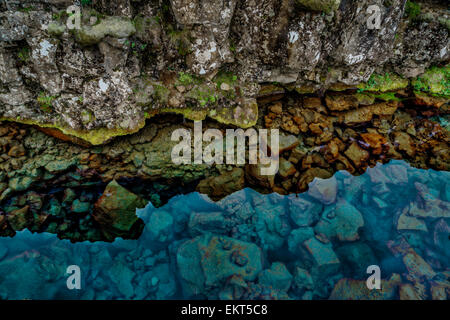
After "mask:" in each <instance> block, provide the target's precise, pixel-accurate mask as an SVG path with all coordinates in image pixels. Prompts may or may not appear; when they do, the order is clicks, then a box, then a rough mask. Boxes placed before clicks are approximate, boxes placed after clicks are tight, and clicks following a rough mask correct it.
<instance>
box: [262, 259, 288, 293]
mask: <svg viewBox="0 0 450 320" xmlns="http://www.w3.org/2000/svg"><path fill="white" fill-rule="evenodd" d="M292 278H293V277H292V275H291V274H290V273H289V271H288V270H287V268H286V266H285V265H284V264H283V263H281V262H274V263H272V265H271V266H270V269H266V270H264V271H261V273H260V274H259V275H258V283H259V284H260V285H261V286H263V287H268V288H270V289H272V290H277V291H285V292H286V291H288V290H289V288H290V287H291V283H292Z"/></svg>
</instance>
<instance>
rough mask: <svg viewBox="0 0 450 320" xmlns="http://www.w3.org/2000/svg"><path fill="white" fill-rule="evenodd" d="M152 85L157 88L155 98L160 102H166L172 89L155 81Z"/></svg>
mask: <svg viewBox="0 0 450 320" xmlns="http://www.w3.org/2000/svg"><path fill="white" fill-rule="evenodd" d="M152 85H153V88H154V90H155V91H154V97H155V99H156V100H157V101H158V102H160V103H163V104H166V103H167V102H168V101H169V96H170V90H169V89H167V88H166V87H164V86H163V85H160V84H156V83H153V84H152Z"/></svg>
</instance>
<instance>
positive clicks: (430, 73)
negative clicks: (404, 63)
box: [411, 64, 450, 97]
mask: <svg viewBox="0 0 450 320" xmlns="http://www.w3.org/2000/svg"><path fill="white" fill-rule="evenodd" d="M411 84H412V86H413V89H414V91H416V92H425V93H428V94H431V95H435V96H442V97H450V64H448V65H446V66H445V67H441V68H439V67H432V68H430V69H428V70H427V71H426V72H425V73H424V74H423V75H421V76H418V77H417V78H416V79H414V80H413V81H412V83H411Z"/></svg>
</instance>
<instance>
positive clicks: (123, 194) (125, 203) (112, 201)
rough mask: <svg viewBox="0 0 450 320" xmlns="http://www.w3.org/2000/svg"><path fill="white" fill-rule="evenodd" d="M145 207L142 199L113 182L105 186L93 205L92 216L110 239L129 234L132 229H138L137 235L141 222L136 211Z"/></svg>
mask: <svg viewBox="0 0 450 320" xmlns="http://www.w3.org/2000/svg"><path fill="white" fill-rule="evenodd" d="M145 205H146V201H145V200H144V199H142V198H140V197H139V196H137V195H135V194H134V193H132V192H130V191H128V190H127V189H125V188H124V187H122V186H121V185H119V184H118V183H117V182H116V181H115V180H114V181H111V182H110V183H109V184H108V185H107V186H106V188H105V191H104V192H103V195H102V196H101V197H100V198H99V199H98V200H97V202H96V203H95V206H94V214H93V216H94V219H95V220H96V221H97V222H98V223H99V224H100V226H101V228H102V231H103V232H104V234H105V235H106V236H107V237H108V238H110V239H111V238H114V237H116V236H122V235H125V234H130V233H132V232H133V229H135V230H136V229H138V231H137V233H138V234H139V233H140V231H142V229H140V228H141V224H142V221H141V220H140V219H139V218H138V217H137V215H136V209H138V208H143V207H145ZM139 229H140V230H139ZM135 232H136V231H135Z"/></svg>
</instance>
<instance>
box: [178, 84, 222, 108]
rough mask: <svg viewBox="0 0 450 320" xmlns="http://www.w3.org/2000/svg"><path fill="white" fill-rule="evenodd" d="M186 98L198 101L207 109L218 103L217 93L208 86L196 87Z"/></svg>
mask: <svg viewBox="0 0 450 320" xmlns="http://www.w3.org/2000/svg"><path fill="white" fill-rule="evenodd" d="M186 98H190V99H193V100H196V101H197V102H198V104H200V106H202V107H205V106H206V105H211V104H215V103H217V100H218V97H217V92H216V91H215V90H213V89H211V88H210V87H208V86H206V85H199V86H196V87H194V88H193V89H192V90H191V91H189V92H188V93H187V94H186Z"/></svg>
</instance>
